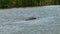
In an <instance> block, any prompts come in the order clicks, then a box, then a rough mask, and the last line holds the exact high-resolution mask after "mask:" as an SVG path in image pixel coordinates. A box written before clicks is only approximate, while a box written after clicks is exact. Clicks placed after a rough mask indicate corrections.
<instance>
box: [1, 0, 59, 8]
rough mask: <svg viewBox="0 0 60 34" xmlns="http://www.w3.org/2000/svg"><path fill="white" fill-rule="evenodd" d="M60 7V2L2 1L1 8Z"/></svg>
mask: <svg viewBox="0 0 60 34" xmlns="http://www.w3.org/2000/svg"><path fill="white" fill-rule="evenodd" d="M45 5H60V0H0V8H15V7H17V8H18V7H33V6H45Z"/></svg>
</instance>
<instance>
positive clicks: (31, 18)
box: [26, 17, 37, 20]
mask: <svg viewBox="0 0 60 34" xmlns="http://www.w3.org/2000/svg"><path fill="white" fill-rule="evenodd" d="M35 19H37V18H35V17H30V18H28V19H26V20H35Z"/></svg>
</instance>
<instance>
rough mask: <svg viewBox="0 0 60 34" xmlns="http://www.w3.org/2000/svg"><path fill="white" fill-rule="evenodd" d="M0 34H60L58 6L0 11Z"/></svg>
mask: <svg viewBox="0 0 60 34" xmlns="http://www.w3.org/2000/svg"><path fill="white" fill-rule="evenodd" d="M30 18H36V19H30ZM0 34H60V5H51V6H42V7H27V8H12V9H0Z"/></svg>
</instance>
